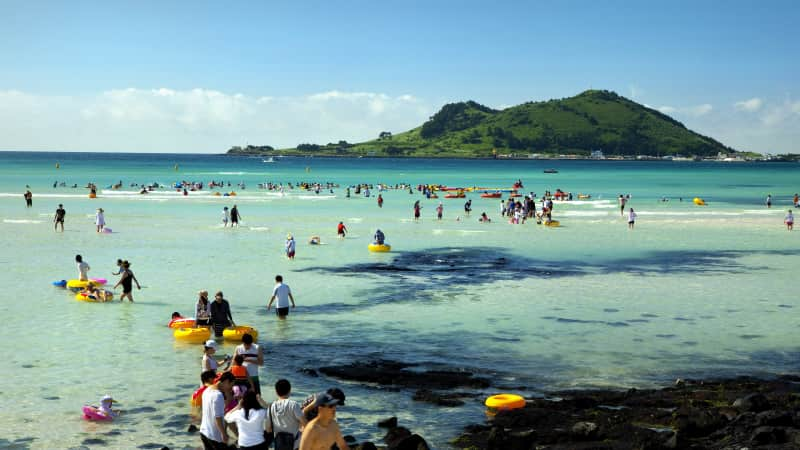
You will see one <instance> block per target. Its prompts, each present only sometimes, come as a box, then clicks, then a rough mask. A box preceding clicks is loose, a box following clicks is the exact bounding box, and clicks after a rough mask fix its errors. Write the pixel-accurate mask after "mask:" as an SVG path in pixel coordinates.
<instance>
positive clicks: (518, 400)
mask: <svg viewBox="0 0 800 450" xmlns="http://www.w3.org/2000/svg"><path fill="white" fill-rule="evenodd" d="M484 404H485V405H486V407H487V408H491V409H497V410H511V409H520V408H524V407H525V399H524V398H523V397H522V396H519V395H516V394H498V395H493V396H491V397H488V398H487V399H486V402H485V403H484Z"/></svg>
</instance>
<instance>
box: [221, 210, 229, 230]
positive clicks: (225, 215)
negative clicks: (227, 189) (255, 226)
mask: <svg viewBox="0 0 800 450" xmlns="http://www.w3.org/2000/svg"><path fill="white" fill-rule="evenodd" d="M230 218H231V215H230V213H229V212H228V207H227V206H225V207H223V208H222V226H223V227H227V226H228V221H229V220H230Z"/></svg>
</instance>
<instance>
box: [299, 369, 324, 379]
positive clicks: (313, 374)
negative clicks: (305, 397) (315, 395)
mask: <svg viewBox="0 0 800 450" xmlns="http://www.w3.org/2000/svg"><path fill="white" fill-rule="evenodd" d="M298 372H300V373H303V374H306V375H308V376H310V377H314V378H316V377H318V376H319V373H317V371H316V370H314V369H311V368H309V367H303V368H302V369H300V370H298Z"/></svg>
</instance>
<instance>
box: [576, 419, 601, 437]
mask: <svg viewBox="0 0 800 450" xmlns="http://www.w3.org/2000/svg"><path fill="white" fill-rule="evenodd" d="M597 428H598V427H597V424H596V423H594V422H578V423H576V424H575V425H573V426H572V434H573V435H575V436H576V437H577V438H579V439H584V440H590V439H594V438H595V437H596V436H597Z"/></svg>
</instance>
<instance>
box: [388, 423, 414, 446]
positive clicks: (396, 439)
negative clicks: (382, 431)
mask: <svg viewBox="0 0 800 450" xmlns="http://www.w3.org/2000/svg"><path fill="white" fill-rule="evenodd" d="M409 436H411V431H409V430H408V428H405V427H395V428H392V429H391V430H389V431H387V432H386V436H384V437H383V442H385V443H386V445H387V446H389V448H394V447H396V446H397V445H398V444H399V443H400V442H401V441H402V440H403V439H405V438H407V437H409Z"/></svg>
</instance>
